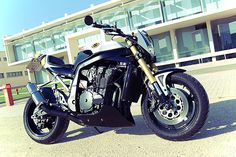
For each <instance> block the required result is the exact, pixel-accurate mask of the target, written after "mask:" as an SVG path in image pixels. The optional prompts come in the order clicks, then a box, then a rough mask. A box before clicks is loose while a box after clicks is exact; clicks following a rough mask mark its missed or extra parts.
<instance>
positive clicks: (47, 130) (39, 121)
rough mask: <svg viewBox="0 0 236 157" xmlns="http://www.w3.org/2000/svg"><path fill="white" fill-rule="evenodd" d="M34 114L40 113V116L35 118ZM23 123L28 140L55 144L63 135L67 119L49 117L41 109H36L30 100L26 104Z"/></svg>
mask: <svg viewBox="0 0 236 157" xmlns="http://www.w3.org/2000/svg"><path fill="white" fill-rule="evenodd" d="M35 112H40V113H41V115H42V116H38V117H37V118H35V116H33V115H35ZM32 117H34V118H32ZM23 122H24V127H25V130H26V132H27V134H28V135H29V136H30V138H32V139H33V140H34V141H36V142H38V143H41V144H52V143H55V142H57V141H58V140H59V139H60V138H61V137H62V136H63V135H64V133H65V132H66V130H67V128H68V125H69V120H68V119H65V118H61V117H55V116H50V115H48V114H46V113H45V112H43V111H42V109H38V108H37V106H36V105H35V103H34V101H33V100H32V98H30V99H29V100H28V101H27V103H26V106H25V109H24V113H23Z"/></svg>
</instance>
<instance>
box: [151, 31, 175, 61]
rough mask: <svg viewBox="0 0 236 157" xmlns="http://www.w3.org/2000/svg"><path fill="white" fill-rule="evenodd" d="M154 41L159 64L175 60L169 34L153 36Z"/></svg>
mask: <svg viewBox="0 0 236 157" xmlns="http://www.w3.org/2000/svg"><path fill="white" fill-rule="evenodd" d="M152 39H153V42H154V48H155V52H156V56H157V62H163V61H168V60H171V59H173V58H174V57H173V49H172V44H171V39H170V33H169V32H165V33H162V34H158V35H154V36H152Z"/></svg>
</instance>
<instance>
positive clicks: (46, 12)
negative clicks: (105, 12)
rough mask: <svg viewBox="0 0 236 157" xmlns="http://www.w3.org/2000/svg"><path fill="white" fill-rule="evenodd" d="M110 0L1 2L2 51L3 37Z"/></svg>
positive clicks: (13, 0)
mask: <svg viewBox="0 0 236 157" xmlns="http://www.w3.org/2000/svg"><path fill="white" fill-rule="evenodd" d="M106 1H109V0H0V21H1V22H0V38H1V39H0V51H1V50H4V48H3V36H4V35H13V34H15V33H18V32H21V31H22V30H23V29H29V28H33V27H35V26H38V25H41V23H42V21H45V22H49V21H52V20H55V19H57V18H60V17H63V16H64V14H65V13H69V14H71V13H75V12H78V11H80V10H83V9H86V8H88V7H90V5H91V4H94V5H97V4H100V3H103V2H106Z"/></svg>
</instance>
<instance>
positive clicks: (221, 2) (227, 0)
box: [203, 0, 235, 11]
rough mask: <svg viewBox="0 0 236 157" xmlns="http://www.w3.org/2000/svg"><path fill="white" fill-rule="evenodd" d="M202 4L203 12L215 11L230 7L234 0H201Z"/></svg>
mask: <svg viewBox="0 0 236 157" xmlns="http://www.w3.org/2000/svg"><path fill="white" fill-rule="evenodd" d="M203 2H204V3H203V7H204V10H205V11H215V10H216V9H218V8H222V7H227V6H231V5H232V4H234V3H235V0H203Z"/></svg>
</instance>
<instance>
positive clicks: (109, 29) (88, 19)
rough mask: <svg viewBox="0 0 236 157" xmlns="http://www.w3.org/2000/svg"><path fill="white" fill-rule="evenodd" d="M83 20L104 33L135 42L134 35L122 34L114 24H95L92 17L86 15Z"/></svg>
mask: <svg viewBox="0 0 236 157" xmlns="http://www.w3.org/2000/svg"><path fill="white" fill-rule="evenodd" d="M84 22H85V24H86V25H88V26H92V27H95V28H100V29H103V30H104V32H105V34H107V35H113V36H121V37H124V38H126V39H128V40H130V41H132V42H133V43H134V42H135V43H136V42H137V38H136V37H134V36H133V35H127V34H124V33H123V32H122V30H121V29H119V28H117V27H116V26H111V25H108V24H104V25H103V24H97V23H96V22H94V21H93V18H92V17H91V16H86V17H85V19H84Z"/></svg>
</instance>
